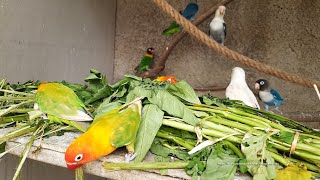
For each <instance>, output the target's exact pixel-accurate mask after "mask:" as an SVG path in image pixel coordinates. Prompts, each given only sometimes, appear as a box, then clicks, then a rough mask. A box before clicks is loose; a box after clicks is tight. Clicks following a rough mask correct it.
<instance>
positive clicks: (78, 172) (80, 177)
mask: <svg viewBox="0 0 320 180" xmlns="http://www.w3.org/2000/svg"><path fill="white" fill-rule="evenodd" d="M75 176H76V177H75V178H76V180H84V175H83V169H82V167H79V168H77V169H76V172H75Z"/></svg>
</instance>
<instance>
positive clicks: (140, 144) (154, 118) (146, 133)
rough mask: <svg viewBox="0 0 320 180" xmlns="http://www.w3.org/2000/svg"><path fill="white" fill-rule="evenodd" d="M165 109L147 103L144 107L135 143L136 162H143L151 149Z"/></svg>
mask: <svg viewBox="0 0 320 180" xmlns="http://www.w3.org/2000/svg"><path fill="white" fill-rule="evenodd" d="M163 114H164V113H163V111H161V110H160V109H159V108H158V107H157V106H156V105H153V104H147V105H145V106H144V107H143V109H142V118H141V123H140V127H139V131H138V134H137V140H136V143H135V150H136V152H138V155H137V157H136V158H135V162H141V161H142V160H143V159H144V157H145V155H146V154H147V152H148V150H149V149H150V147H151V145H152V142H153V140H154V138H155V137H156V134H157V132H158V130H159V128H160V127H161V125H162V119H163Z"/></svg>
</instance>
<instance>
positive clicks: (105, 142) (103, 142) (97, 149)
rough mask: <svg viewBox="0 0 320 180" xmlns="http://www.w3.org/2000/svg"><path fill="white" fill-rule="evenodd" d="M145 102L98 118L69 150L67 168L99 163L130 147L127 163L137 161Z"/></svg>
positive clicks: (131, 103)
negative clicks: (136, 140)
mask: <svg viewBox="0 0 320 180" xmlns="http://www.w3.org/2000/svg"><path fill="white" fill-rule="evenodd" d="M141 99H142V98H137V99H135V100H133V101H132V102H130V103H128V104H125V105H122V106H120V107H118V108H115V109H113V110H111V111H108V112H106V113H104V114H102V115H100V116H98V117H97V118H96V119H94V121H93V122H92V124H91V125H90V127H89V128H88V130H87V131H86V132H85V133H83V134H82V135H80V136H79V137H78V138H77V139H76V140H75V141H73V142H72V143H71V144H70V146H69V147H68V149H67V151H66V153H65V161H66V164H67V167H68V168H69V169H71V170H75V169H76V168H78V167H80V166H82V165H83V164H85V163H88V162H91V161H94V160H97V159H99V158H101V157H103V156H106V155H108V154H110V153H112V152H113V151H114V150H116V149H117V148H119V147H122V146H126V147H127V150H128V154H127V155H126V161H127V162H129V161H130V160H132V159H134V158H135V156H136V154H135V153H134V143H135V138H136V135H137V131H138V129H139V125H140V120H141V117H140V116H141V106H142V105H141Z"/></svg>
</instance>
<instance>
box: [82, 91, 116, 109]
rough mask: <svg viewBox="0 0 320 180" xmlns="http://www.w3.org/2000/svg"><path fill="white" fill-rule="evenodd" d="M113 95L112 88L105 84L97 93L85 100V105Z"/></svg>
mask: <svg viewBox="0 0 320 180" xmlns="http://www.w3.org/2000/svg"><path fill="white" fill-rule="evenodd" d="M110 95H111V89H110V87H109V86H104V87H103V88H101V89H99V90H97V91H96V93H94V94H93V96H92V97H91V98H90V99H88V100H86V101H85V103H84V104H85V105H88V104H91V103H93V102H95V101H98V100H100V99H103V98H105V97H108V96H110Z"/></svg>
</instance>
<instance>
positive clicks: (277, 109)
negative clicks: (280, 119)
mask: <svg viewBox="0 0 320 180" xmlns="http://www.w3.org/2000/svg"><path fill="white" fill-rule="evenodd" d="M274 109H275V110H276V111H278V113H280V114H283V113H282V112H281V111H280V110H279V108H278V107H276V108H274Z"/></svg>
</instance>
